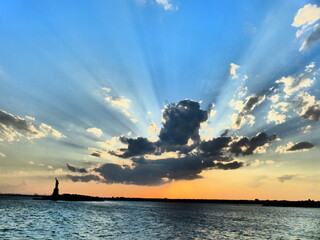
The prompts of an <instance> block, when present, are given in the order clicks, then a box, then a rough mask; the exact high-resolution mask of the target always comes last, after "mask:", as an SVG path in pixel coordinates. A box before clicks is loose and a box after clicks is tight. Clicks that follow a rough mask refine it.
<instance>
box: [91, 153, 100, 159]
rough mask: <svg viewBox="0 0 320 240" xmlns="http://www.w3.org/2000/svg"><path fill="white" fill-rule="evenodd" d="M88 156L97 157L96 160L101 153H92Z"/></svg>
mask: <svg viewBox="0 0 320 240" xmlns="http://www.w3.org/2000/svg"><path fill="white" fill-rule="evenodd" d="M90 155H91V156H93V157H98V158H99V157H101V153H100V152H93V153H91V154H90Z"/></svg>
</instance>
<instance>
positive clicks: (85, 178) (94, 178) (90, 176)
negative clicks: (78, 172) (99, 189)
mask: <svg viewBox="0 0 320 240" xmlns="http://www.w3.org/2000/svg"><path fill="white" fill-rule="evenodd" d="M67 178H69V179H71V180H72V181H73V182H90V181H99V180H100V178H99V177H98V176H96V175H93V174H88V175H82V176H73V175H70V174H68V175H67Z"/></svg>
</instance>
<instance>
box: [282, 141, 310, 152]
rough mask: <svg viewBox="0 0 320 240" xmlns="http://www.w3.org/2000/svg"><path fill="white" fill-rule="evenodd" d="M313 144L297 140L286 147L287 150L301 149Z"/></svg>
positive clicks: (308, 147)
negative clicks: (289, 146)
mask: <svg viewBox="0 0 320 240" xmlns="http://www.w3.org/2000/svg"><path fill="white" fill-rule="evenodd" d="M314 147H315V145H314V144H313V143H310V142H299V143H296V144H295V145H293V146H292V147H291V148H289V149H287V151H298V150H303V149H310V148H314Z"/></svg>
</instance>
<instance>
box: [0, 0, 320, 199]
mask: <svg viewBox="0 0 320 240" xmlns="http://www.w3.org/2000/svg"><path fill="white" fill-rule="evenodd" d="M0 36H1V37H0V193H23V194H34V193H36V194H51V193H52V190H53V188H54V184H55V181H54V178H55V177H57V178H58V179H59V181H60V185H59V188H60V193H77V194H86V195H94V196H106V197H111V196H115V197H117V196H124V197H156V198H158V197H159V198H164V197H167V198H208V199H255V198H259V199H288V200H305V199H314V200H320V172H319V168H320V159H319V154H320V150H319V145H320V138H319V133H320V124H319V121H320V88H319V87H320V84H319V81H320V75H319V74H320V68H319V67H320V54H319V52H320V2H319V1H311V0H309V1H303V0H271V1H258V0H250V1H249V0H247V1H246V0H244V1H237V0H226V1H218V0H217V1H197V0H124V1H118V0H110V1H99V0H97V1H84V0H80V1H79V0H69V1H63V2H61V1H47V0H44V1H32V0H31V1H22V0H18V1H9V0H5V1H1V2H0Z"/></svg>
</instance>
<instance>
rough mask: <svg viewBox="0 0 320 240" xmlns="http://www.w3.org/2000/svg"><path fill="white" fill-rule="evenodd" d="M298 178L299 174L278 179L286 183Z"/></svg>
mask: <svg viewBox="0 0 320 240" xmlns="http://www.w3.org/2000/svg"><path fill="white" fill-rule="evenodd" d="M298 176H299V175H298V174H286V175H283V176H280V177H278V178H277V179H278V180H279V181H280V182H285V181H288V180H292V179H295V178H297V177H298Z"/></svg>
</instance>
